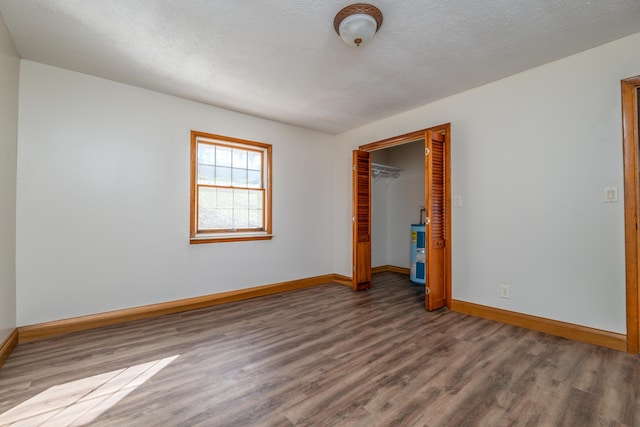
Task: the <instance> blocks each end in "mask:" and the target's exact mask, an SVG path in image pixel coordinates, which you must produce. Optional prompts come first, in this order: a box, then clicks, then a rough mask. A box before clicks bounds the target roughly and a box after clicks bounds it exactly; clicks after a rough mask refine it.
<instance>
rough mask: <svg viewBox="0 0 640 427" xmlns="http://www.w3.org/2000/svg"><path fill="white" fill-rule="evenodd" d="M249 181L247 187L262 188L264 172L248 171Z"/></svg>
mask: <svg viewBox="0 0 640 427" xmlns="http://www.w3.org/2000/svg"><path fill="white" fill-rule="evenodd" d="M247 181H248V182H247V187H249V188H262V172H260V171H252V170H250V171H248V172H247Z"/></svg>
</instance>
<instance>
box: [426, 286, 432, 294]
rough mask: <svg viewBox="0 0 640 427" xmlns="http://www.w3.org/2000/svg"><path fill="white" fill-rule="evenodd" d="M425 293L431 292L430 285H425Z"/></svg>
mask: <svg viewBox="0 0 640 427" xmlns="http://www.w3.org/2000/svg"><path fill="white" fill-rule="evenodd" d="M424 293H425V295H429V294H430V293H431V289H429V287H428V286H425V287H424Z"/></svg>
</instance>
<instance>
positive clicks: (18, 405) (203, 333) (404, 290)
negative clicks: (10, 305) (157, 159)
mask: <svg viewBox="0 0 640 427" xmlns="http://www.w3.org/2000/svg"><path fill="white" fill-rule="evenodd" d="M421 290H422V289H421V288H419V287H416V286H411V285H410V284H409V282H408V280H407V278H406V276H403V275H398V274H395V273H381V274H378V275H375V276H374V283H373V289H371V290H370V291H364V292H358V293H354V292H352V291H351V290H350V289H349V288H347V287H345V286H343V285H337V284H328V285H323V286H318V287H313V288H307V289H303V290H299V291H294V292H289V293H286V294H278V295H272V296H268V297H263V298H258V299H254V300H249V301H243V302H238V303H233V304H227V305H222V306H217V307H211V308H207V309H202V310H196V311H192V312H187V313H181V314H175V315H170V316H164V317H161V318H157V319H150V320H144V321H138V322H132V323H128V324H125V325H117V326H111V327H106V328H102V329H97V330H92V331H85V332H80V333H74V334H70V335H66V336H62V337H57V338H53V339H48V340H43V341H37V342H32V343H27V344H22V345H19V346H18V347H17V348H16V350H15V351H14V353H13V354H12V355H11V357H10V358H9V360H8V361H7V363H6V364H5V366H4V367H3V368H2V369H1V370H0V425H16V426H17V425H45V426H46V425H81V424H87V425H94V426H160V425H162V426H333V425H345V426H512V425H513V426H611V427H612V426H640V359H639V358H638V356H635V355H629V354H625V353H621V352H617V351H614V350H608V349H605V348H600V347H596V346H592V345H589V344H583V343H579V342H573V341H570V340H566V339H562V338H557V337H552V336H548V335H544V334H541V333H537V332H532V331H527V330H523V329H520V328H517V327H513V326H508V325H503V324H500V323H496V322H491V321H487V320H483V319H479V318H474V317H470V316H466V315H462V314H458V313H451V312H447V311H440V312H435V313H427V312H425V311H424V308H423V306H424V298H423V297H422V296H421ZM127 368H128V369H127ZM12 423H15V424H12Z"/></svg>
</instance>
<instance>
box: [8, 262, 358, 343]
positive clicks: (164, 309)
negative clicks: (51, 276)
mask: <svg viewBox="0 0 640 427" xmlns="http://www.w3.org/2000/svg"><path fill="white" fill-rule="evenodd" d="M345 279H348V284H349V286H351V278H349V277H346V276H341V275H336V274H326V275H324V276H316V277H309V278H306V279H300V280H292V281H289V282H282V283H276V284H272V285H264V286H257V287H253V288H247V289H240V290H237V291H229V292H222V293H219V294H212V295H204V296H201V297H194V298H186V299H181V300H176V301H169V302H163V303H159V304H150V305H145V306H141V307H133V308H127V309H123V310H115V311H109V312H106V313H98V314H91V315H87V316H79V317H73V318H70V319H61V320H54V321H51V322H44V323H38V324H35V325H28V326H21V327H19V328H18V341H19V343H25V342H29V341H34V340H38V339H44V338H49V337H53V336H56V335H62V334H67V333H70V332H77V331H83V330H86V329H93V328H99V327H101V326H108V325H114V324H117V323H124V322H130V321H132V320H141V319H148V318H150V317H156V316H162V315H165V314H172V313H179V312H182V311H188V310H195V309H198V308H204V307H210V306H213V305H218V304H224V303H228V302H233V301H240V300H245V299H250V298H256V297H260V296H264V295H271V294H276V293H280V292H286V291H291V290H294V289H302V288H307V287H309V286H316V285H323V284H327V283H332V282H336V283H342V282H344V281H345Z"/></svg>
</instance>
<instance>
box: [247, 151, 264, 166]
mask: <svg viewBox="0 0 640 427" xmlns="http://www.w3.org/2000/svg"><path fill="white" fill-rule="evenodd" d="M247 161H248V165H247V168H248V169H252V170H256V171H261V170H262V153H256V152H255V151H249V152H248V153H247Z"/></svg>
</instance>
